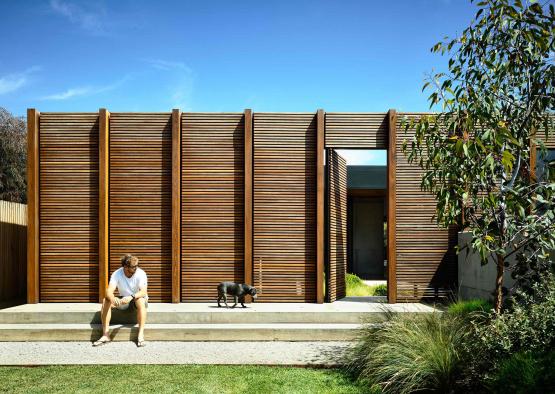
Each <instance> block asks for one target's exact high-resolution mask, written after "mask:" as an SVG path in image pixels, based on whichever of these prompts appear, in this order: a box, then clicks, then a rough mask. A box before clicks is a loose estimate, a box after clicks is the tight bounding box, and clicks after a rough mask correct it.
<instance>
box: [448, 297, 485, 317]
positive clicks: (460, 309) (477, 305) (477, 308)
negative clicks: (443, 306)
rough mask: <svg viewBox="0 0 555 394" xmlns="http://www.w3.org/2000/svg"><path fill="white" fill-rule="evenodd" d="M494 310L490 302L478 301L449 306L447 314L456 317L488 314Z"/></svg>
mask: <svg viewBox="0 0 555 394" xmlns="http://www.w3.org/2000/svg"><path fill="white" fill-rule="evenodd" d="M492 309H493V304H492V303H491V302H490V301H486V300H481V299H476V300H468V301H457V302H454V303H452V304H451V305H449V307H448V309H447V312H448V313H450V314H454V315H461V316H464V315H468V314H470V313H474V312H488V311H491V310H492Z"/></svg>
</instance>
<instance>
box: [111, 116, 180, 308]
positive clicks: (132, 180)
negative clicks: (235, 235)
mask: <svg viewBox="0 0 555 394" xmlns="http://www.w3.org/2000/svg"><path fill="white" fill-rule="evenodd" d="M109 134H110V138H109V140H110V142H109V147H110V148H109V151H110V153H109V155H110V165H109V168H110V175H109V179H110V180H109V196H110V198H109V217H110V219H109V223H110V224H109V228H110V230H109V233H110V235H109V250H110V266H109V275H111V274H112V272H114V271H115V270H116V269H118V268H120V267H121V263H120V258H121V256H123V255H124V254H126V253H131V254H133V255H136V256H137V257H139V259H140V262H139V264H140V267H141V268H142V269H144V270H145V272H146V273H147V276H148V294H149V300H151V301H155V302H171V290H172V288H171V286H172V280H171V279H172V278H171V272H172V261H171V257H172V255H171V252H172V247H171V240H172V217H171V214H172V199H171V192H172V117H171V113H111V114H110V133H109Z"/></svg>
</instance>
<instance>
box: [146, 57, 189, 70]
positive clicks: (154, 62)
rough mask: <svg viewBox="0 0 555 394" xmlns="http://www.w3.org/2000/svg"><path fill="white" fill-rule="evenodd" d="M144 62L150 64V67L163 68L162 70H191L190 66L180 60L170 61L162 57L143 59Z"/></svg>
mask: <svg viewBox="0 0 555 394" xmlns="http://www.w3.org/2000/svg"><path fill="white" fill-rule="evenodd" d="M143 61H145V62H146V63H148V64H149V65H151V66H152V67H154V68H156V69H158V70H163V71H175V70H182V71H186V72H188V73H191V72H192V70H191V68H190V67H188V66H186V65H185V63H181V62H170V61H167V60H162V59H143Z"/></svg>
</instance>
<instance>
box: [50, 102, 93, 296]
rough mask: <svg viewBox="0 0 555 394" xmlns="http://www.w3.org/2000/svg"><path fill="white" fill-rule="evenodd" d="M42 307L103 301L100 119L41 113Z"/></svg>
mask: <svg viewBox="0 0 555 394" xmlns="http://www.w3.org/2000/svg"><path fill="white" fill-rule="evenodd" d="M39 130H40V137H39V157H40V163H39V185H40V186H39V194H40V198H39V204H40V208H39V216H40V231H39V232H40V235H39V237H40V242H39V245H40V249H39V262H40V263H39V264H40V280H39V289H40V302H97V301H98V113H72V114H68V113H44V112H43V113H41V115H40V127H39Z"/></svg>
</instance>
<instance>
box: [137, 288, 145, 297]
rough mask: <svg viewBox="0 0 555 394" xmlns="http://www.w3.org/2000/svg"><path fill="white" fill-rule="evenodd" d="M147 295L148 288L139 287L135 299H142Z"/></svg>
mask: <svg viewBox="0 0 555 394" xmlns="http://www.w3.org/2000/svg"><path fill="white" fill-rule="evenodd" d="M146 295H147V292H146V286H141V287H139V291H138V292H136V293H135V298H141V297H144V296H146Z"/></svg>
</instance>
